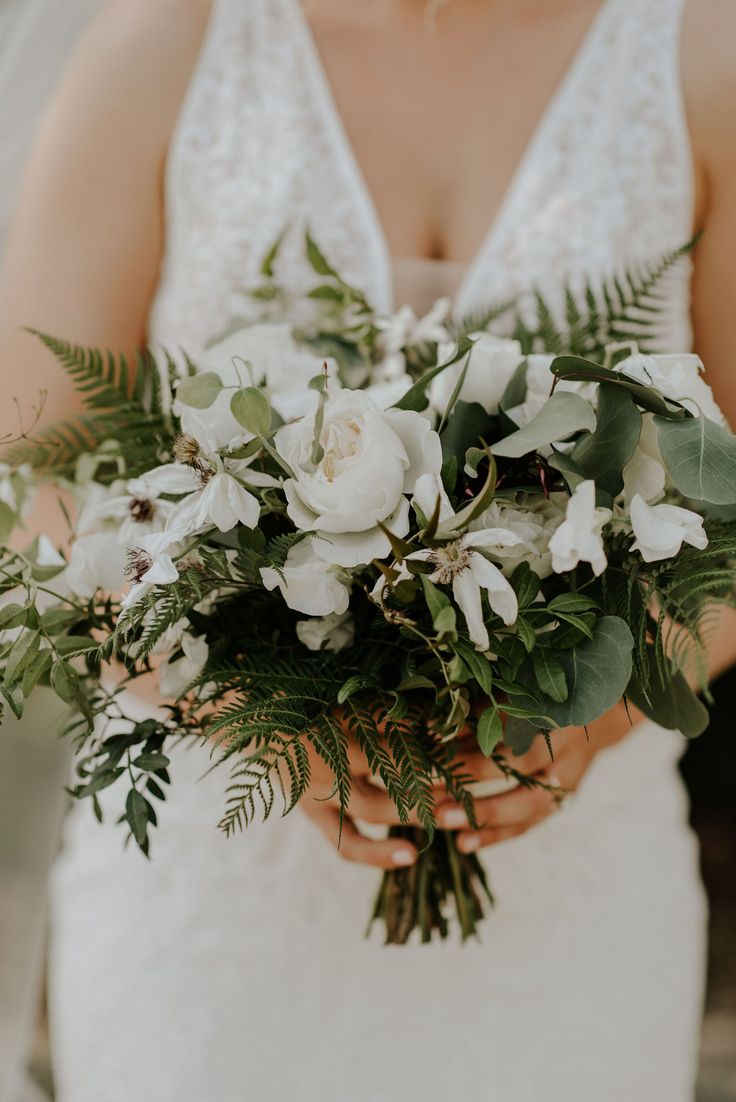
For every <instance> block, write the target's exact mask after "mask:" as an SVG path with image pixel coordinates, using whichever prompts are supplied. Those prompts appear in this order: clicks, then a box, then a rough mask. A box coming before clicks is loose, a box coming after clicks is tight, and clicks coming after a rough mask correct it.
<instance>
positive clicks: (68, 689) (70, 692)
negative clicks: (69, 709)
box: [51, 658, 79, 704]
mask: <svg viewBox="0 0 736 1102" xmlns="http://www.w3.org/2000/svg"><path fill="white" fill-rule="evenodd" d="M51 688H52V689H53V690H54V692H55V693H56V695H57V696H58V698H59V700H63V702H64V703H65V704H73V703H74V701H75V700H76V697H77V694H78V692H79V677H78V675H77V671H76V670H75V669H74V667H73V666H72V665H71V664H70V663H69V662H66V661H65V660H64V659H63V658H60V659H58V661H56V662H54V664H53V666H52V667H51Z"/></svg>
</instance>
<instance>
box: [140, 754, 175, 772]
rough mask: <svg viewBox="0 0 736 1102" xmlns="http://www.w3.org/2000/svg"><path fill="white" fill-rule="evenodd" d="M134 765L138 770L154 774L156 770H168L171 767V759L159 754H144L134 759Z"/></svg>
mask: <svg viewBox="0 0 736 1102" xmlns="http://www.w3.org/2000/svg"><path fill="white" fill-rule="evenodd" d="M133 765H134V766H135V767H136V769H142V770H144V772H146V773H153V772H154V771H155V770H156V769H168V767H169V765H171V759H170V758H167V757H166V754H157V753H153V752H150V753H143V754H139V755H138V757H137V758H135V759H134V761H133Z"/></svg>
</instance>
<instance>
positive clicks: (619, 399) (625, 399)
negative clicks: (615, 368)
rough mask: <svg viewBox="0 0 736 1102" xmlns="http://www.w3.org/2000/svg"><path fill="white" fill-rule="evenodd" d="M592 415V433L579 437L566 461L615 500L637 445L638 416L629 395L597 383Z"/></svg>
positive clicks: (639, 425)
mask: <svg viewBox="0 0 736 1102" xmlns="http://www.w3.org/2000/svg"><path fill="white" fill-rule="evenodd" d="M596 415H597V418H598V426H597V428H596V430H595V432H593V433H590V434H589V435H588V434H586V435H585V436H583V437H581V439H580V440H579V441H578V442H577V444H576V445H575V447H574V448H573V451H572V454H571V457H570V458H571V459H572V461H573V462H574V463H575V464H577V466H578V468H579V469H580V470H581V471H582V472H583V474H584V475H585V477H586V478H592V479H594V480H595V481H596V483H600V484H602V485H604V486H605V488H606V489H608V490H609V491H610V493H612V494H613V495H614V496H616V495H617V494H619V493H620V492H621V490H622V489H623V485H624V478H623V469H624V467H625V466H626V464H627V463H628V462H629V460H630V459H631V457H632V455H633V454H634V451H635V450H636V445H637V444H638V443H639V437H640V436H641V413H640V412H639V410H638V409H637V407H636V405H635V404H634V399H633V396H632V395H631V393H630V392H629V391H627V390H624V389H622V388H621V387H618V386H613V385H612V384H610V383H601V385H600V386H599V388H598V403H597V407H596ZM563 473H564V472H563Z"/></svg>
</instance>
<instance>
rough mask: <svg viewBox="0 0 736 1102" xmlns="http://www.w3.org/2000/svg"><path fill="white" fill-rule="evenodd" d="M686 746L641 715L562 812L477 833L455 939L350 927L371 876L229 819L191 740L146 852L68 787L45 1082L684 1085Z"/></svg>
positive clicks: (174, 1097) (214, 1095) (675, 1092)
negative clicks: (469, 905) (482, 836)
mask: <svg viewBox="0 0 736 1102" xmlns="http://www.w3.org/2000/svg"><path fill="white" fill-rule="evenodd" d="M682 748H683V742H682V739H681V738H680V737H679V736H675V735H673V734H672V733H671V732H666V731H662V730H660V729H658V728H656V727H655V726H654V725H651V724H644V725H642V726H641V727H639V728H638V729H637V730H636V731H635V732H633V733H632V734H631V735H630V736H629V737H628V738H627V739H625V740H624V741H623V742H622V743H621V744H619V745H618V746H616V747H614V748H612V749H610V750H607V751H605V752H603V753H601V754H600V755H599V756H598V758H597V759H596V760H595V762H594V763H593V766H592V768H591V769H590V771H589V773H588V775H587V776H586V778H585V780H584V783H583V786H582V788H581V791H580V793H579V795H578V797H577V799H576V800H575V801H574V803H573V804H572V806H571V807H570V809H569V810H566V811H565V812H564V813H561V814H559V815H557V816H555V817H553V818H552V819H550V820H548V821H547V822H545V823H544V824H543V825H541V826H540V827H538V828H536V829H535V830H533V831H531V832H530V833H528V834H527V835H525V836H522V837H520V838H517V839H514V840H512V841H509V842H506V843H504V844H502V845H499V846H497V847H495V848H493V849H489V850H487V851H485V854H484V860H485V863H486V867H487V869H488V872H489V876H490V878H491V882H492V886H493V889H494V891H495V893H496V896H497V900H498V902H497V906H496V908H495V910H494V911H493V913H492V914H491V916H490V918H489V919H488V920H487V921H486V923H485V925H484V927H483V932H482V941H481V942H480V943H478V944H476V943H473V944H469V945H466V946H464V947H461V946H460V945H459V944H457V943H455V942H450V943H449V944H448V943H445V944H437V945H433V946H420V945H415V946H409V947H405V948H390V949H387V948H385V947H384V946H383V945H382V944H381V943H380V940H375V941H374V940H372V941H368V942H367V941H365V940H364V938H363V931H364V926H365V922H366V918H367V915H368V913H369V907H370V905H371V902H372V897H373V894H374V892H375V890H376V887H377V879H378V875H379V874H378V873H377V872H376V870H372V869H368V868H362V867H358V866H354V865H348V864H347V863H345V862H343V861H342V860H341V859H340V858H339V857H338V856H337V855H336V854H335V853H334V852H333V851H331V850H330V848H329V847H328V846H327V845H326V844H325V842H324V840H323V839H322V838H321V837H320V836H319V835H318V833H317V832H316V831H315V830H314V828H313V827H312V826H311V824H310V823H309V822H308V821H307V820H306V819H305V818H304V817H303V816H302V815H301V814H300V813H298V812H295V813H293V814H292V815H290V816H289V817H288V818H286V819H281V820H279V819H274V820H273V821H270V822H269V823H267V824H265V825H261V824H257V825H254V826H253V827H252V828H251V829H250V830H249V831H248V832H247V833H246V834H245V835H244V836H242V837H236V838H234V839H230V840H227V839H225V838H224V837H223V836H221V834H220V833H219V832H218V831H217V830H216V826H215V824H216V821H217V819H218V813H219V811H220V810H221V807H222V792H223V782H224V780H225V776H224V774H218V773H217V772H215V773H214V774H212V775H210V776H208V777H206V778H204V779H202V776H201V775H202V773H203V772H204V769H205V766H206V764H207V761H206V759H205V757H204V756H203V755H202V753H201V752H199V751H197V750H189V751H186V752H184V751H182V752H180V753H179V754H178V755H177V756H176V760H175V762H174V766H173V772H174V773H175V782H176V783H175V786H174V790H173V795H172V797H171V799H170V802H169V803H168V804H166V805H165V806H164V807H163V809H162V813H161V816H160V818H161V821H162V825H161V828H160V829H159V831H158V832H157V833H156V834H155V835H154V840H153V847H152V860H151V861H146V860H145V859H143V858H142V857H141V856H140V854H139V853H138V852H137V851H136V850H135V848H134V847H132V846H131V847H129V848H128V849H127V850H125V851H124V850H123V848H122V834H121V831H122V828H120V827H115V826H114V825H113V820H114V817H115V816H110V819H111V821H110V823H109V824H106V825H105V826H104V827H103V828H100V827H99V826H98V825H97V824H96V822H95V821H94V820H93V817H92V813H91V809H90V808H89V807H88V806H86V805H85V806H80V807H77V808H75V809H74V811H73V812H72V814H71V815H70V817H69V820H68V824H67V831H66V842H65V846H64V850H63V853H62V855H61V857H60V859H59V861H58V863H57V867H56V870H55V875H54V878H53V884H52V914H53V929H52V943H51V961H50V988H51V991H50V995H51V1017H52V1037H53V1055H54V1061H55V1068H56V1076H57V1085H58V1102H130V1100H131V1099H132V1098H139V1099H141V1100H143V1102H149V1100H150V1102H153V1100H154V1099H155V1100H156V1102H243V1100H244V1099H248V1100H249V1102H272V1100H273V1102H280V1100H282V1099H285V1098H290V1099H293V1100H294V1102H399V1100H402V1102H404V1100H406V1102H449V1100H451V1099H455V1098H458V1099H459V1098H462V1099H463V1100H464V1102H539V1100H540V1099H544V1100H545V1102H592V1100H595V1102H692V1098H693V1080H694V1076H695V1069H696V1060H697V1043H698V1032H699V1022H700V1015H701V1005H702V993H703V976H704V956H705V953H704V949H705V925H706V914H705V905H704V897H703V891H702V887H701V883H700V879H699V874H698V856H697V847H696V844H695V841H694V838H693V835H692V834H691V832H690V830H689V828H688V826H687V822H686V818H687V806H686V798H685V793H684V790H683V788H682V785H681V782H680V779H679V776H678V774H677V769H676V761H677V758H678V756H679V754H680V753H681V751H682Z"/></svg>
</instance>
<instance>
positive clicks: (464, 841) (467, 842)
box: [458, 834, 480, 853]
mask: <svg viewBox="0 0 736 1102" xmlns="http://www.w3.org/2000/svg"><path fill="white" fill-rule="evenodd" d="M458 848H459V849H460V850H462V852H463V853H475V851H476V850H477V849H480V838H479V837H478V835H477V834H466V835H465V837H464V838H461V839H460V840H459V842H458Z"/></svg>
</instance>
